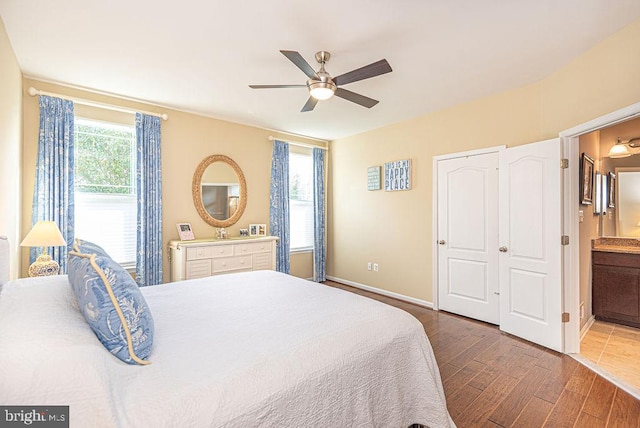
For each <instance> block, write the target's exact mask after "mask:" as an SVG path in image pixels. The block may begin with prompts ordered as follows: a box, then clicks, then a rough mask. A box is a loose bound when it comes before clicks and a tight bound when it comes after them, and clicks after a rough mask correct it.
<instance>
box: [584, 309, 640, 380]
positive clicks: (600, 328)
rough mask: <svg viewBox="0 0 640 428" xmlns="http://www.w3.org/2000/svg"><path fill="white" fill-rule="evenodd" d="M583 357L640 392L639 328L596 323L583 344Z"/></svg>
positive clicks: (602, 322)
mask: <svg viewBox="0 0 640 428" xmlns="http://www.w3.org/2000/svg"><path fill="white" fill-rule="evenodd" d="M580 355H581V356H582V357H584V358H586V359H588V360H590V361H592V362H593V363H595V364H597V365H598V366H600V367H601V368H602V369H604V370H606V371H607V372H609V373H611V374H612V375H614V376H615V377H617V378H618V379H620V380H622V381H623V382H625V383H628V384H629V385H632V386H633V387H635V388H638V389H640V329H637V328H633V327H627V326H624V325H621V324H612V323H608V322H604V321H595V322H594V323H593V325H592V326H591V328H589V331H588V332H587V334H585V336H584V338H583V339H582V341H581V342H580Z"/></svg>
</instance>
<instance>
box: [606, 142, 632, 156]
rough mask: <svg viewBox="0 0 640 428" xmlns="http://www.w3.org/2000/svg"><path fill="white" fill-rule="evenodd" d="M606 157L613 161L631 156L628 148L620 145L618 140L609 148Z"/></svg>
mask: <svg viewBox="0 0 640 428" xmlns="http://www.w3.org/2000/svg"><path fill="white" fill-rule="evenodd" d="M608 156H609V157H610V158H613V159H616V158H626V157H627V156H631V152H630V151H629V148H628V147H627V146H626V145H625V144H622V143H621V142H620V139H619V138H618V142H617V143H616V144H614V145H613V146H611V149H610V150H609V155H608Z"/></svg>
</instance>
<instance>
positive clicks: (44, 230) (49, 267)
mask: <svg viewBox="0 0 640 428" xmlns="http://www.w3.org/2000/svg"><path fill="white" fill-rule="evenodd" d="M63 245H67V243H66V241H65V240H64V238H63V237H62V233H60V229H58V226H57V225H56V223H55V222H53V221H39V222H37V223H36V224H35V226H33V228H31V231H29V233H27V236H26V237H25V238H24V240H23V241H22V242H21V243H20V246H21V247H42V254H40V255H39V256H38V258H37V259H36V261H35V262H33V263H31V266H29V276H47V275H57V274H58V270H59V269H60V266H58V262H56V261H55V260H53V259H52V258H51V256H50V255H49V254H47V247H61V246H63Z"/></svg>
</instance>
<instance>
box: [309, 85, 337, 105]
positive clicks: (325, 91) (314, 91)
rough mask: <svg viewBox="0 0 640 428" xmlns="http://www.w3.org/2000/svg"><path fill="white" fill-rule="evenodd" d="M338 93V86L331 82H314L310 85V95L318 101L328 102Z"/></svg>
mask: <svg viewBox="0 0 640 428" xmlns="http://www.w3.org/2000/svg"><path fill="white" fill-rule="evenodd" d="M335 91H336V85H335V84H334V83H333V82H331V81H324V82H323V81H314V82H311V83H309V95H311V96H312V97H313V98H315V99H316V100H321V101H322V100H328V99H329V98H331V97H332V96H333V93H334V92H335Z"/></svg>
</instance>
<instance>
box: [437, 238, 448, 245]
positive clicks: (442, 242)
mask: <svg viewBox="0 0 640 428" xmlns="http://www.w3.org/2000/svg"><path fill="white" fill-rule="evenodd" d="M438 244H440V245H444V244H446V242H445V241H444V239H441V240H439V241H438Z"/></svg>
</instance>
